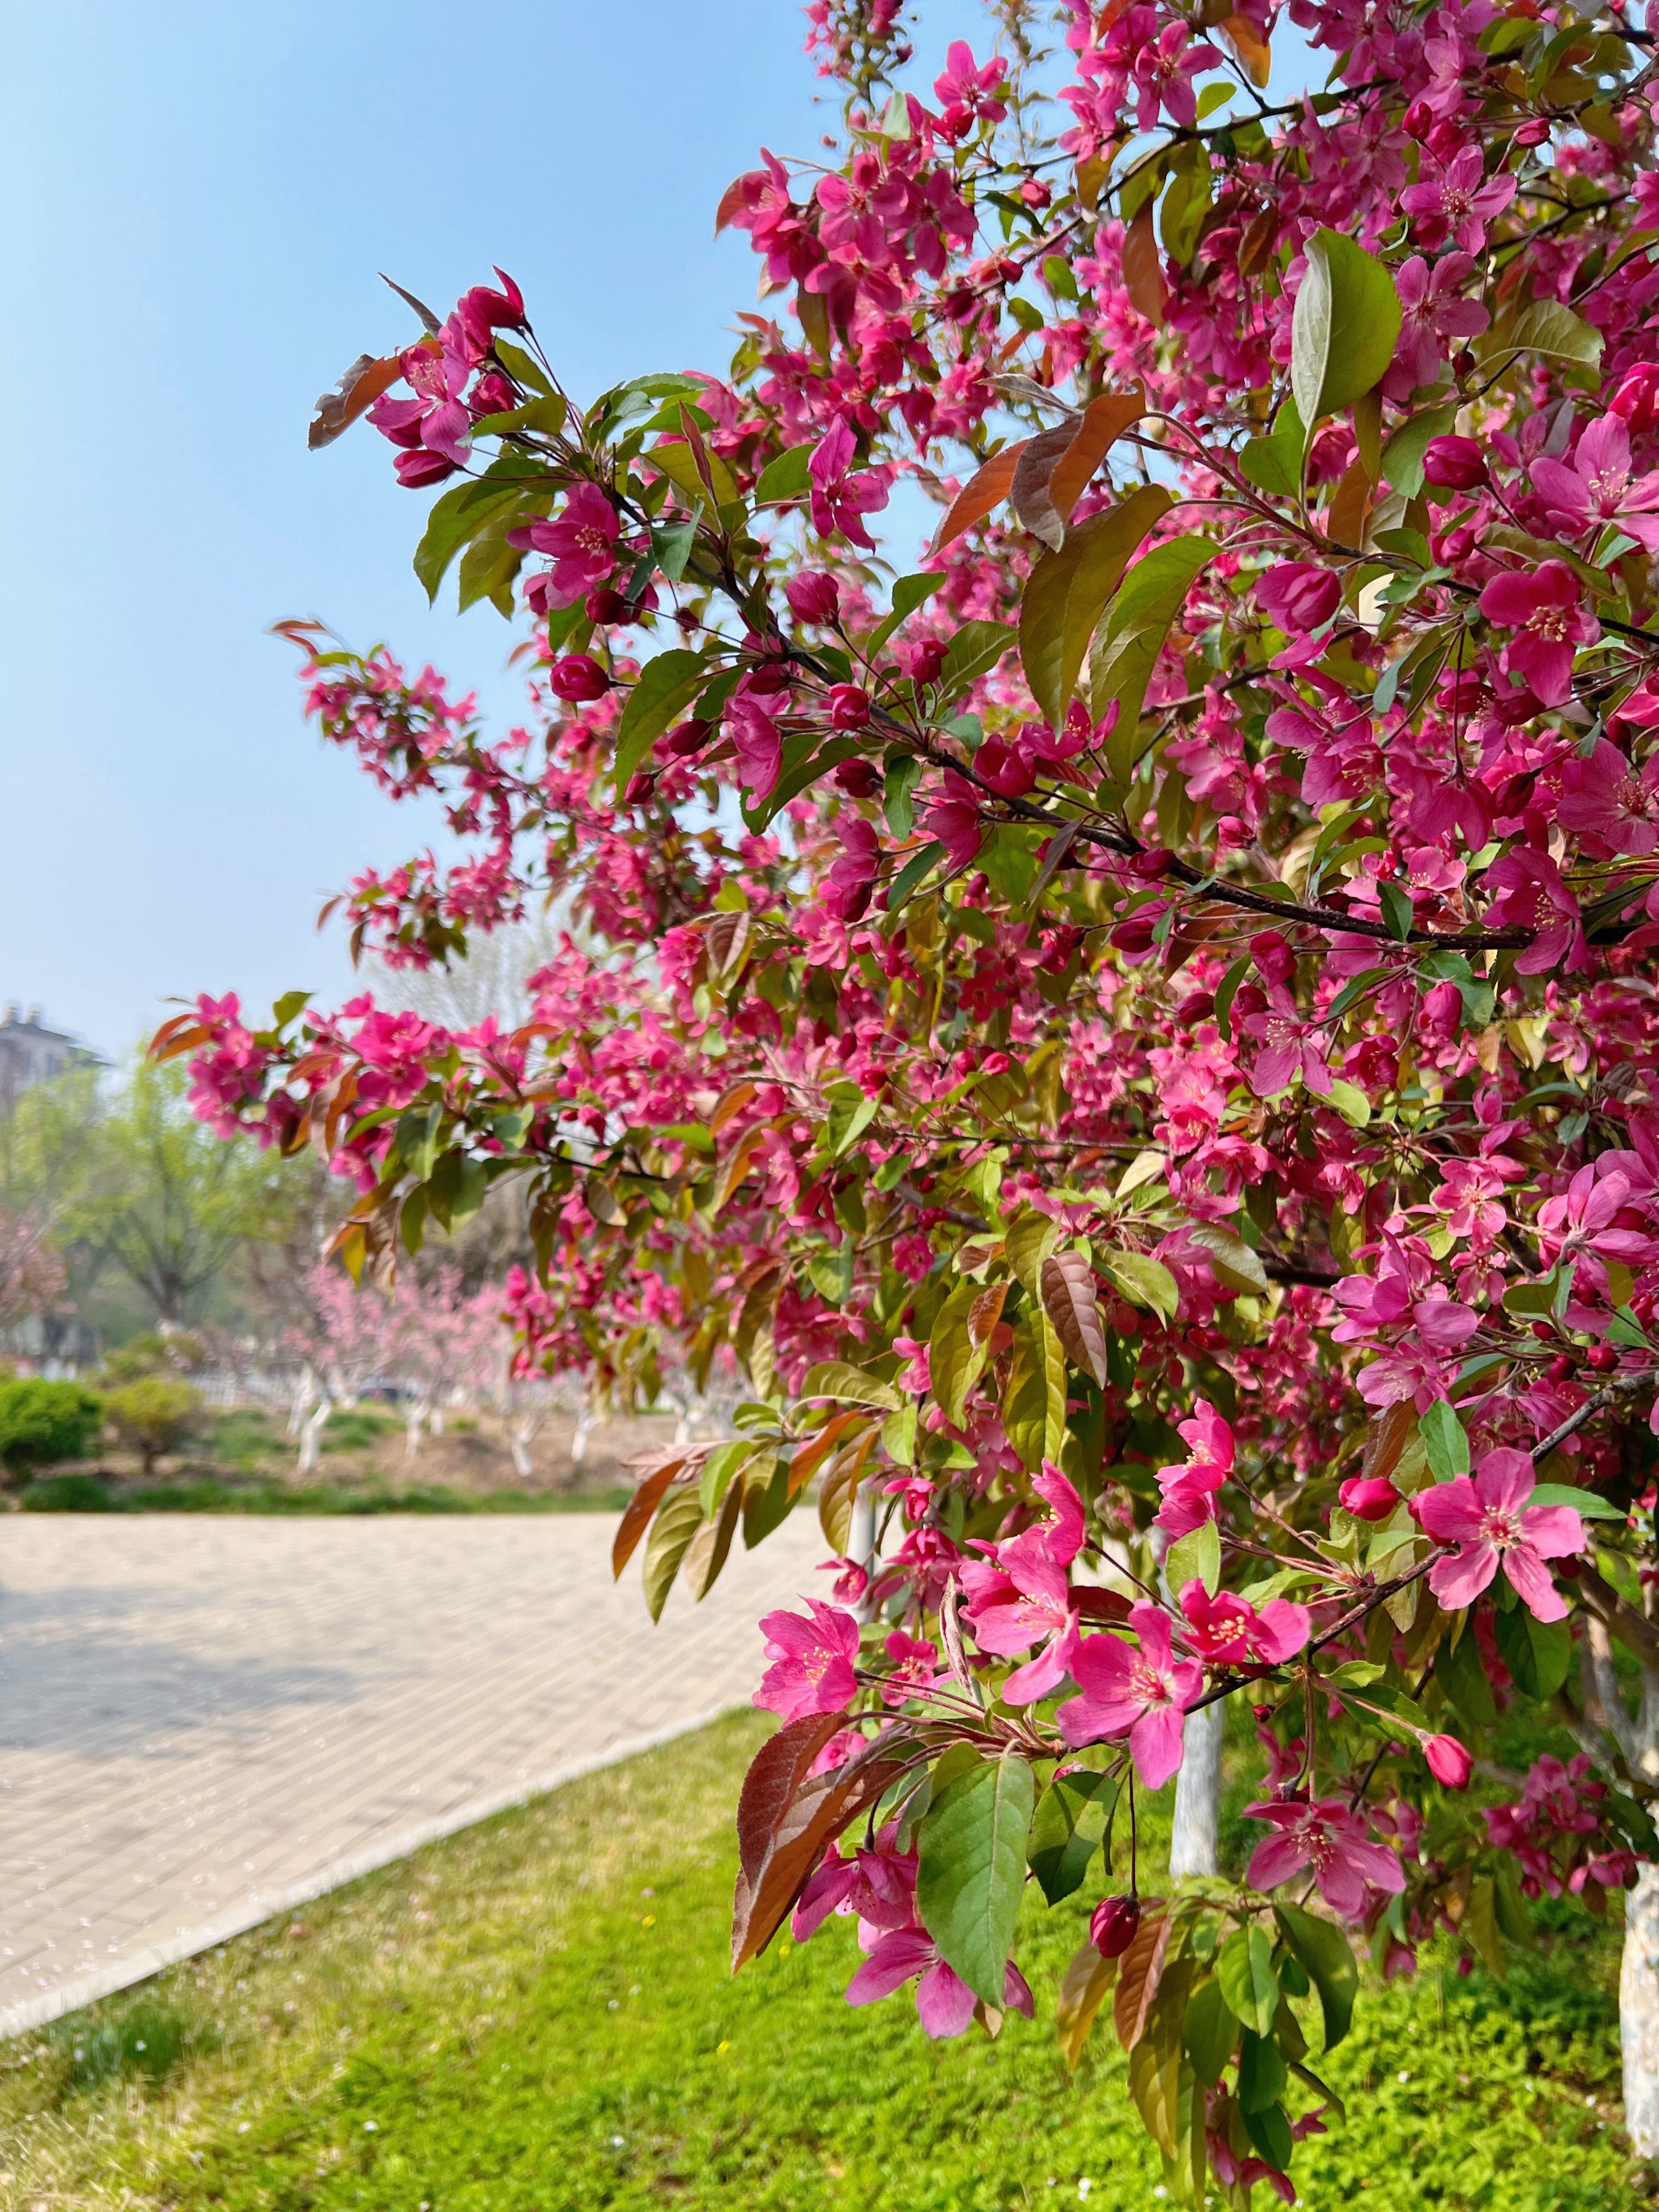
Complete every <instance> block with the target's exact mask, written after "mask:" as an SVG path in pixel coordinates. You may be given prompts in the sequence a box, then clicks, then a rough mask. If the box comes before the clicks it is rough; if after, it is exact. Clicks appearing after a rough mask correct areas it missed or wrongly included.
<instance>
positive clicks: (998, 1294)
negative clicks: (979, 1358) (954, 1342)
mask: <svg viewBox="0 0 1659 2212" xmlns="http://www.w3.org/2000/svg"><path fill="white" fill-rule="evenodd" d="M1007 1295H1008V1285H1007V1284H1006V1283H993V1284H992V1285H991V1286H990V1288H989V1289H988V1290H984V1291H981V1292H980V1294H979V1296H978V1297H976V1298H975V1300H974V1303H973V1304H972V1305H970V1306H969V1309H968V1334H969V1337H970V1338H971V1339H972V1340H973V1341H974V1342H975V1344H983V1343H984V1342H985V1341H986V1340H987V1338H988V1337H989V1335H990V1334H991V1331H992V1330H993V1329H994V1328H995V1327H996V1325H997V1323H998V1322H1000V1320H1001V1318H1002V1307H1003V1301H1004V1300H1005V1299H1006V1297H1007Z"/></svg>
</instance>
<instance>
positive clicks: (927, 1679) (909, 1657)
mask: <svg viewBox="0 0 1659 2212" xmlns="http://www.w3.org/2000/svg"><path fill="white" fill-rule="evenodd" d="M885 1650H886V1652H887V1656H888V1657H889V1658H890V1660H891V1661H892V1662H893V1670H892V1672H891V1674H889V1675H887V1676H886V1677H885V1679H884V1680H883V1683H882V1686H881V1697H882V1703H883V1704H884V1705H903V1704H904V1702H905V1701H906V1699H909V1698H925V1697H926V1696H927V1693H928V1692H929V1691H930V1690H931V1689H932V1688H933V1684H934V1681H935V1680H937V1679H938V1668H939V1646H938V1645H937V1644H930V1643H929V1642H928V1641H927V1638H926V1637H916V1636H907V1635H906V1634H905V1633H904V1632H903V1630H902V1629H901V1628H896V1629H894V1630H893V1631H892V1632H891V1633H890V1635H889V1636H888V1638H887V1641H886V1645H885Z"/></svg>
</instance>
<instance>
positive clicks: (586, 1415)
mask: <svg viewBox="0 0 1659 2212" xmlns="http://www.w3.org/2000/svg"><path fill="white" fill-rule="evenodd" d="M598 1425H599V1415H598V1414H597V1413H595V1412H594V1411H593V1408H592V1407H591V1406H584V1407H582V1409H581V1411H580V1413H578V1414H577V1416H576V1431H575V1434H574V1436H573V1437H571V1439H570V1464H571V1466H572V1467H580V1465H581V1464H582V1462H583V1461H584V1460H585V1459H586V1457H587V1439H588V1438H589V1437H591V1436H592V1433H593V1431H594V1430H595V1428H597V1427H598Z"/></svg>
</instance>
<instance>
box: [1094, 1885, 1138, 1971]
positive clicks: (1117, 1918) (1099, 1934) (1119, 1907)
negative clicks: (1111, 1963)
mask: <svg viewBox="0 0 1659 2212" xmlns="http://www.w3.org/2000/svg"><path fill="white" fill-rule="evenodd" d="M1139 1925H1140V1899H1139V1898H1138V1897H1103V1898H1102V1899H1101V1900H1100V1902H1099V1904H1098V1905H1096V1907H1095V1909H1094V1911H1093V1912H1092V1913H1091V1915H1090V1917H1089V1940H1090V1942H1091V1943H1092V1944H1093V1945H1094V1947H1095V1948H1096V1950H1097V1951H1098V1952H1099V1954H1100V1955H1101V1957H1102V1958H1103V1959H1117V1958H1121V1956H1122V1955H1123V1954H1124V1952H1126V1951H1127V1949H1128V1948H1129V1946H1130V1944H1131V1943H1133V1942H1134V1940H1135V1930H1136V1929H1137V1928H1139Z"/></svg>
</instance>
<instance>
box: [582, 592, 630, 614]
mask: <svg viewBox="0 0 1659 2212" xmlns="http://www.w3.org/2000/svg"><path fill="white" fill-rule="evenodd" d="M584 611H585V612H586V616H587V619H588V620H589V622H596V623H619V622H622V621H623V620H624V619H625V618H626V617H627V614H628V602H627V600H626V599H623V595H622V593H621V592H619V591H617V590H616V589H615V587H614V586H611V585H610V584H595V585H594V586H593V588H592V591H591V592H589V593H588V595H587V598H586V602H585V604H584Z"/></svg>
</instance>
